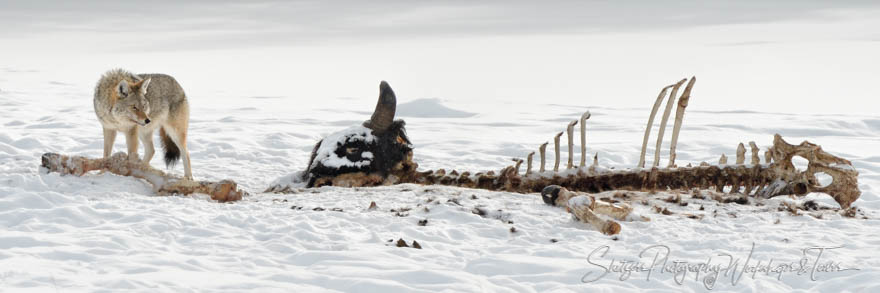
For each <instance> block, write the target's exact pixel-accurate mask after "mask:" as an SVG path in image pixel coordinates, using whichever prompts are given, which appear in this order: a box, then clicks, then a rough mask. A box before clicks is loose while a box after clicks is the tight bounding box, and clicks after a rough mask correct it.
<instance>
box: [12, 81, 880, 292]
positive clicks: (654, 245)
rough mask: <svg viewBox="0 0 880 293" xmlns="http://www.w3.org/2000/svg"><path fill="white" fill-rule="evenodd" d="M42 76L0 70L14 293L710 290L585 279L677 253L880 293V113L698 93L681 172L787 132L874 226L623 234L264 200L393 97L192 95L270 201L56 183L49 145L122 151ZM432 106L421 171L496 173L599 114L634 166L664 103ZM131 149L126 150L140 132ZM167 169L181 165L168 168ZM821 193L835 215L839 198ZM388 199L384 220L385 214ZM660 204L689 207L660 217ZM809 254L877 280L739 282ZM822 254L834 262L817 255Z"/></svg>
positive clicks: (841, 221)
mask: <svg viewBox="0 0 880 293" xmlns="http://www.w3.org/2000/svg"><path fill="white" fill-rule="evenodd" d="M27 69H28V68H3V69H0V70H2V71H0V125H2V126H3V131H2V132H0V291H7V292H21V291H25V290H28V289H30V290H33V291H57V292H76V291H99V290H105V291H120V290H128V289H135V290H138V291H156V290H159V291H173V292H184V291H224V290H225V291H242V290H245V289H255V291H256V290H259V291H261V292H263V291H283V292H290V291H324V290H338V291H358V292H420V291H455V292H460V291H470V292H491V291H496V292H546V291H579V292H581V291H605V292H612V291H613V292H619V291H621V292H623V291H633V292H636V291H642V290H644V289H649V288H650V289H660V290H667V291H679V290H684V291H705V290H706V287H705V286H706V285H705V284H704V282H708V281H706V280H707V279H706V276H707V273H706V272H703V273H701V274H700V275H699V276H697V275H695V273H693V272H691V273H687V274H686V275H681V274H678V275H676V274H674V273H672V272H669V271H665V272H664V271H661V270H660V268H659V266H658V267H655V268H654V270H653V271H652V272H651V274H650V276H649V275H648V273H647V272H632V274H631V275H630V276H629V277H628V278H626V275H625V274H621V273H614V272H612V273H609V274H608V275H606V276H603V277H601V278H599V279H598V280H596V281H595V282H588V283H585V282H583V281H590V280H593V279H596V278H597V277H598V276H597V274H598V273H599V272H601V271H602V270H603V267H608V266H609V262H610V261H611V260H612V259H617V260H629V261H642V262H645V263H646V264H644V265H646V266H647V265H648V264H650V263H651V262H652V261H653V258H654V255H655V254H656V253H658V252H659V251H661V250H663V249H666V248H668V249H669V258H670V262H669V264H672V261H687V262H690V263H691V264H696V263H701V262H707V259H708V258H710V257H713V259H712V260H711V261H710V262H711V263H716V264H717V263H721V262H725V263H726V259H724V258H723V257H720V256H719V255H720V254H725V253H727V254H731V255H732V256H733V257H734V258H736V259H739V260H740V263H739V264H740V270H738V271H736V272H735V275H730V274H728V275H727V276H724V272H722V273H721V274H722V275H721V276H720V277H718V281H717V284H715V287H714V288H715V289H716V290H724V291H727V290H731V291H763V292H777V291H789V290H806V291H828V292H831V291H834V292H836V291H838V290H840V289H844V288H845V289H847V290H851V291H862V292H875V291H877V290H880V282H878V279H880V278H878V277H880V270H878V267H880V258H878V257H877V253H876V252H877V250H878V248H880V225H878V217H880V214H878V213H877V211H878V209H880V196H878V195H880V194H878V192H880V191H878V189H877V186H878V185H880V156H878V155H877V153H876V150H877V149H880V139H878V137H880V116H859V115H841V114H827V115H797V114H788V113H773V112H753V111H738V110H737V109H731V110H730V111H723V112H719V111H706V110H701V108H702V107H701V105H702V104H704V103H706V104H708V103H711V100H712V97H709V96H705V95H701V94H700V89H701V86H700V82H698V83H697V85H696V87H695V95H694V97H693V99H692V101H691V106H690V108H689V109H688V112H687V116H686V117H685V123H684V128H683V130H682V136H681V139H680V145H679V147H678V155H679V161H680V162H694V163H696V162H700V161H710V162H715V161H717V158H718V156H720V155H721V154H722V153H725V154H727V155H728V156H731V155H733V154H734V151H735V148H736V145H737V144H738V143H739V142H748V141H749V140H754V141H756V142H757V143H758V145H759V146H761V147H766V146H768V145H769V144H770V143H771V139H772V135H773V134H774V133H780V134H782V135H783V136H784V137H785V138H786V139H787V140H789V141H790V142H793V143H796V142H800V141H801V140H803V139H809V140H810V141H812V142H814V143H818V144H820V145H822V146H823V147H824V149H825V150H827V151H829V152H831V153H833V154H836V155H838V156H841V157H844V158H847V159H850V160H852V161H853V163H854V165H855V166H856V168H857V169H858V171H859V172H860V177H859V182H860V188H861V190H862V192H863V194H862V197H861V199H860V200H859V201H857V202H856V203H855V205H856V206H858V207H859V208H861V209H862V210H863V211H864V215H866V216H867V219H862V218H845V217H842V216H839V215H837V214H834V213H830V212H826V213H823V214H822V218H821V219H819V218H817V217H814V216H809V215H801V216H793V215H790V214H789V213H788V212H781V211H777V207H778V205H779V204H780V202H782V201H791V199H786V198H777V199H773V200H767V201H752V202H751V203H750V204H749V205H737V204H733V203H729V204H720V203H718V202H716V201H714V200H710V199H705V200H702V199H691V198H690V197H689V196H688V195H685V196H684V199H685V201H686V202H688V203H689V204H688V205H687V206H680V205H677V204H668V203H665V202H663V201H662V200H659V199H655V200H651V201H650V202H649V205H640V204H637V205H636V209H637V211H639V212H640V213H642V214H643V215H646V216H649V217H650V218H651V221H649V222H624V223H622V225H623V231H622V233H621V234H620V235H618V236H616V237H609V236H604V235H602V234H601V233H598V232H597V231H595V230H594V229H593V228H591V227H590V226H588V225H586V224H583V223H579V222H576V221H573V220H572V218H571V216H570V215H569V214H567V213H566V212H565V211H564V210H562V209H559V208H554V207H548V206H545V205H544V204H543V203H542V201H541V199H540V197H539V196H538V195H537V194H511V193H504V192H487V191H482V190H471V189H462V188H451V187H440V186H417V185H400V186H389V187H379V188H356V189H348V188H320V189H314V190H305V191H302V192H301V193H296V194H265V193H261V191H262V190H264V189H265V188H266V187H268V186H269V184H270V183H271V182H272V181H273V180H275V179H277V178H279V177H282V176H285V175H287V174H290V173H292V172H295V171H298V170H301V169H303V168H304V167H305V164H306V163H307V160H308V154H309V151H310V150H311V148H312V147H313V146H314V143H315V142H316V141H317V140H318V139H320V138H321V137H323V136H325V135H327V134H329V133H332V132H334V131H337V130H340V129H343V128H347V127H350V126H352V125H356V124H357V123H360V122H361V121H363V120H364V119H367V118H368V117H369V113H370V111H371V110H372V108H373V105H374V104H375V98H376V95H377V92H378V87H376V88H375V90H374V91H373V92H365V93H363V95H362V96H358V97H352V98H336V99H324V100H322V101H321V102H320V103H316V102H309V103H300V102H298V101H302V100H298V99H297V98H291V97H269V96H239V95H217V96H211V97H209V96H203V95H193V96H191V97H190V99H191V102H190V103H191V107H192V115H191V117H192V119H191V124H190V138H189V148H190V150H191V154H192V162H193V173H194V175H195V177H196V178H197V179H204V180H219V179H226V178H229V179H234V180H236V181H237V182H239V184H240V185H241V187H242V188H244V189H245V190H247V191H248V192H250V193H251V195H250V196H248V197H246V198H245V199H244V200H242V201H240V202H236V203H230V204H218V203H215V202H211V201H210V200H208V199H206V196H193V197H182V196H172V197H159V196H155V195H153V193H152V192H151V190H150V188H149V187H148V185H147V184H146V183H144V182H141V181H138V180H135V179H132V178H126V177H120V176H116V175H111V174H100V175H99V174H89V175H87V176H83V177H73V176H59V175H57V174H44V173H41V172H40V170H39V168H38V164H39V157H40V155H41V154H42V153H43V152H50V151H51V152H60V153H65V154H78V155H86V156H92V157H97V156H100V155H101V152H102V139H103V138H102V136H101V131H100V125H99V123H98V122H97V119H96V118H95V117H94V113H93V110H92V106H91V90H92V88H91V87H92V85H91V84H89V83H68V82H67V81H66V80H64V79H55V78H54V77H55V76H56V75H53V74H52V73H51V72H44V71H40V70H27ZM672 78H674V77H672ZM95 79H97V75H96V76H95ZM672 81H674V80H670V81H669V82H672ZM181 82H182V83H183V85H184V87H186V82H185V80H184V81H181ZM390 82H391V85H392V87H393V86H395V83H394V81H393V80H392V81H390ZM376 85H377V86H378V82H377V84H376ZM663 85H664V84H657V85H654V87H656V88H657V90H659V88H660V87H661V86H663ZM417 98H419V97H411V96H408V95H407V94H406V92H405V91H402V92H401V91H399V92H398V100H399V103H400V105H399V109H400V111H399V117H400V118H403V119H406V121H407V126H408V133H409V136H410V139H411V140H412V141H413V142H414V144H415V160H416V161H417V162H419V163H420V164H421V167H422V168H424V169H436V168H446V169H447V170H448V169H458V170H471V171H482V170H498V169H501V168H502V167H504V166H506V165H508V164H509V163H510V158H511V157H524V155H525V154H527V153H528V152H530V151H532V150H534V149H536V148H537V146H538V145H539V144H540V143H542V142H544V141H548V140H552V135H553V133H555V132H557V131H560V130H562V129H564V127H565V125H566V124H567V122H568V121H570V120H571V119H576V118H577V117H579V115H580V113H582V112H583V111H585V110H588V109H589V110H590V111H591V112H592V118H591V119H590V120H589V122H588V125H589V128H588V148H589V152H590V153H596V152H598V153H599V158H600V164H601V165H603V166H605V167H615V168H627V167H632V166H634V165H635V164H636V162H637V161H638V157H637V156H638V151H639V147H640V145H639V144H640V142H641V136H642V131H643V127H644V123H645V120H646V119H647V114H648V111H649V110H648V108H647V106H648V105H649V104H650V103H652V100H653V98H654V97H653V96H650V95H649V96H645V97H644V104H641V105H633V106H634V107H633V108H605V107H602V103H601V101H599V100H588V101H585V102H583V103H577V104H557V103H555V102H554V101H553V100H552V99H550V98H547V99H544V100H543V101H540V102H534V103H525V102H524V103H512V104H506V105H504V107H498V106H497V104H495V103H493V102H486V101H446V100H444V99H417ZM426 113H430V114H431V115H426ZM424 116H429V117H427V118H420V117H424ZM655 133H656V131H655ZM157 143H158V142H157ZM667 145H668V142H667ZM115 150H117V151H120V150H124V139H122V138H121V137H120V138H119V139H117V143H116V147H115ZM564 151H565V148H563V152H564ZM652 152H653V149H649V153H652ZM566 157H567V154H565V153H563V158H566ZM664 160H665V156H664ZM649 161H650V160H649ZM152 163H153V165H154V166H155V167H157V168H160V169H161V168H164V166H162V165H160V160H159V159H155V158H154V160H153V162H152ZM172 172H174V173H176V174H181V173H182V170H181V168H180V167H178V168H177V169H174V170H172ZM664 196H666V194H664V193H661V194H659V195H657V196H656V197H664ZM806 199H812V200H816V201H818V202H820V204H823V205H829V206H834V205H835V203H834V202H833V201H832V200H830V199H829V198H827V196H824V195H821V194H811V195H808V196H807V198H806ZM803 200H804V199H798V200H797V201H799V202H801V201H803ZM371 202H375V203H376V204H377V206H378V208H377V209H374V210H367V208H368V207H369V206H370V204H371ZM758 203H762V204H763V205H758ZM653 205H660V206H663V207H667V208H668V209H669V210H671V211H672V212H675V214H674V215H661V214H658V213H656V212H653V211H652V210H651V206H653ZM475 209H480V210H483V211H485V212H486V213H487V214H486V215H484V216H480V215H478V214H477V213H474V211H475ZM681 214H694V215H702V217H701V218H700V219H690V218H686V217H682V216H681ZM424 220H426V221H427V222H426V223H425V222H423V224H420V221H424ZM398 239H403V240H404V241H405V242H407V243H408V245H412V241H417V242H418V243H419V244H420V246H421V247H422V249H413V248H407V247H397V246H396V245H395V244H396V242H397V240H398ZM753 245H754V252H753V254H752V255H751V260H750V262H749V263H748V266H746V261H747V258H748V257H749V252H750V250H751V249H752V246H753ZM604 246H607V247H608V251H607V254H605V255H604V256H603V255H602V254H601V252H602V251H603V250H601V248H602V247H604ZM810 247H838V248H835V249H829V250H826V251H824V252H823V254H822V255H821V257H820V258H821V259H820V261H821V262H823V263H824V262H827V261H832V262H834V264H836V265H837V267H839V268H842V269H858V270H847V271H840V272H827V273H822V272H817V273H815V274H814V275H813V276H812V277H813V278H814V279H815V280H811V275H810V273H806V274H803V273H800V274H799V273H798V272H785V273H782V274H781V275H779V274H777V273H770V274H769V275H768V274H765V273H757V275H754V276H753V275H751V274H750V273H746V274H745V275H743V276H741V277H740V274H741V273H742V268H743V267H749V268H754V266H755V265H758V263H757V262H758V261H761V264H760V265H765V267H764V268H766V264H767V262H768V261H770V260H771V259H772V261H773V262H772V265H770V268H771V269H780V268H786V267H784V266H780V265H781V264H783V263H785V264H791V263H799V262H800V260H801V259H802V258H803V257H805V256H804V254H803V250H804V249H806V248H810ZM597 249H599V250H597ZM597 251H598V253H597ZM642 252H644V254H643V255H642V256H641V257H640V253H642ZM806 257H807V258H808V259H809V260H811V261H812V260H815V259H816V257H817V251H815V250H811V251H809V252H808V253H807V255H806ZM722 260H723V261H722ZM809 264H810V265H812V263H809ZM730 273H734V272H730ZM588 274H589V275H588ZM731 277H734V278H738V279H736V282H732V279H731ZM621 279H624V280H621ZM676 280H678V282H676ZM679 283H680V284H679Z"/></svg>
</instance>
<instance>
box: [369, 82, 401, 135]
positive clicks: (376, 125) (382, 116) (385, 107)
mask: <svg viewBox="0 0 880 293" xmlns="http://www.w3.org/2000/svg"><path fill="white" fill-rule="evenodd" d="M396 110H397V97H395V96H394V91H393V90H391V86H389V85H388V83H387V82H385V81H384V80H383V81H382V83H380V84H379V101H378V102H376V110H375V111H373V116H371V117H370V120H367V122H364V126H366V127H367V128H370V129H372V130H373V132H374V133H376V134H381V133H382V132H384V131H385V130H387V129H388V127H389V126H391V123H392V122H394V112H395V111H396Z"/></svg>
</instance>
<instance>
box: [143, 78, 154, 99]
mask: <svg viewBox="0 0 880 293" xmlns="http://www.w3.org/2000/svg"><path fill="white" fill-rule="evenodd" d="M150 80H152V79H150V78H147V79H146V80H144V81H142V82H141V95H144V96H146V95H147V87H148V86H150Z"/></svg>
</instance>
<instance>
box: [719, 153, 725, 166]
mask: <svg viewBox="0 0 880 293" xmlns="http://www.w3.org/2000/svg"><path fill="white" fill-rule="evenodd" d="M718 165H727V156H725V155H724V154H721V158H720V159H718Z"/></svg>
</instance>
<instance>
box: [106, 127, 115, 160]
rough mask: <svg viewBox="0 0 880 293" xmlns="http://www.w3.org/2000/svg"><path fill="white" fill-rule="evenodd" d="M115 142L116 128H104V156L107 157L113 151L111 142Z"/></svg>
mask: <svg viewBox="0 0 880 293" xmlns="http://www.w3.org/2000/svg"><path fill="white" fill-rule="evenodd" d="M114 142H116V130H115V129H107V128H104V158H105V159H106V158H109V157H110V153H112V152H113V143H114Z"/></svg>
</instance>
